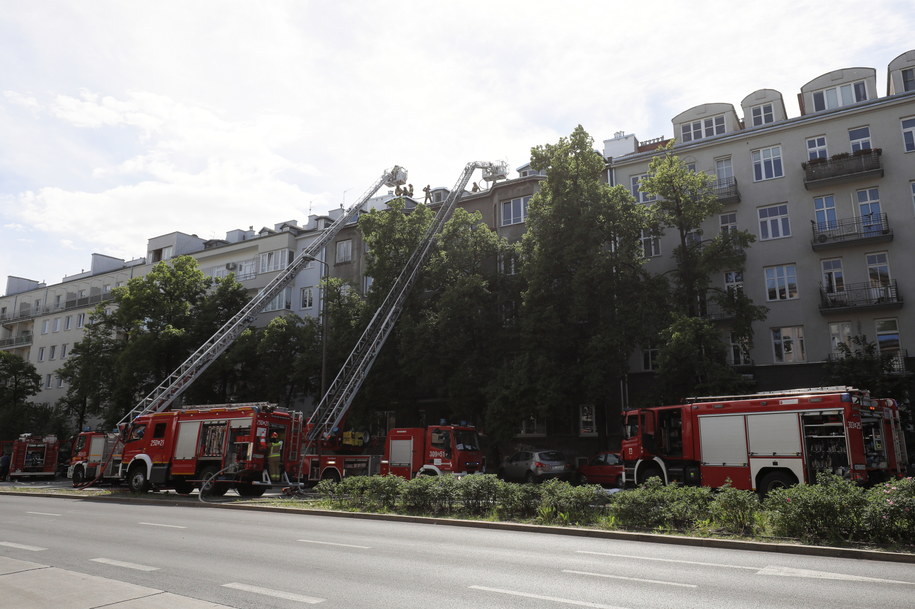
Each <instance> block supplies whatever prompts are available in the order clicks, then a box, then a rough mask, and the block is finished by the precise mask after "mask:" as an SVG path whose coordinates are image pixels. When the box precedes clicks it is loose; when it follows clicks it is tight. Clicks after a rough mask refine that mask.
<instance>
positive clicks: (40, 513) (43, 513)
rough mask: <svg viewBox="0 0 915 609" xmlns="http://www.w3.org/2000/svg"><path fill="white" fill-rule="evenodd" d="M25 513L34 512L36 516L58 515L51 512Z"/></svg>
mask: <svg viewBox="0 0 915 609" xmlns="http://www.w3.org/2000/svg"><path fill="white" fill-rule="evenodd" d="M26 514H35V515H36V516H60V514H52V513H51V512H26Z"/></svg>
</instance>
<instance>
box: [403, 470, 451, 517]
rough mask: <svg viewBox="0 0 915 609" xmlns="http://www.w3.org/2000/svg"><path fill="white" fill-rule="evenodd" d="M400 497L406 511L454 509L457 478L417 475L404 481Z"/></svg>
mask: <svg viewBox="0 0 915 609" xmlns="http://www.w3.org/2000/svg"><path fill="white" fill-rule="evenodd" d="M400 499H401V502H402V504H403V506H404V508H405V509H406V510H407V511H408V512H413V513H418V514H422V513H427V514H441V513H447V512H451V511H453V510H454V504H455V502H456V500H457V478H455V477H454V476H453V475H451V474H445V475H443V476H417V477H416V478H413V479H412V480H410V481H408V482H406V483H405V484H404V485H403V488H402V490H401V493H400Z"/></svg>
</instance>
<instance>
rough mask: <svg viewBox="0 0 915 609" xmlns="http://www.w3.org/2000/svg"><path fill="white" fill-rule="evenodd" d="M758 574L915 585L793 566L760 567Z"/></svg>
mask: <svg viewBox="0 0 915 609" xmlns="http://www.w3.org/2000/svg"><path fill="white" fill-rule="evenodd" d="M757 575H777V576H781V577H810V578H813V579H841V580H845V581H853V582H872V583H878V584H903V585H906V586H915V582H903V581H896V580H894V579H878V578H876V577H864V576H862V575H845V574H843V573H829V572H827V571H811V570H809V569H794V568H792V567H766V568H764V569H760V570H759V573H757Z"/></svg>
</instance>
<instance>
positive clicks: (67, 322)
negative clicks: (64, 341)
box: [64, 315, 73, 330]
mask: <svg viewBox="0 0 915 609" xmlns="http://www.w3.org/2000/svg"><path fill="white" fill-rule="evenodd" d="M72 327H73V316H72V315H67V316H66V317H64V330H69V329H70V328H72Z"/></svg>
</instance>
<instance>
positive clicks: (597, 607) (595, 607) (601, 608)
mask: <svg viewBox="0 0 915 609" xmlns="http://www.w3.org/2000/svg"><path fill="white" fill-rule="evenodd" d="M470 589H471V590H482V591H483V592H495V593H497V594H508V595H509V596H520V597H523V598H535V599H537V600H540V601H551V602H554V603H564V604H566V605H576V606H578V607H591V608H592V609H623V608H622V607H618V606H617V605H601V604H600V603H589V602H587V601H574V600H572V599H569V598H558V597H555V596H543V595H540V594H531V593H530V592H518V591H516V590H503V589H502V588H489V587H487V586H470Z"/></svg>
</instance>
